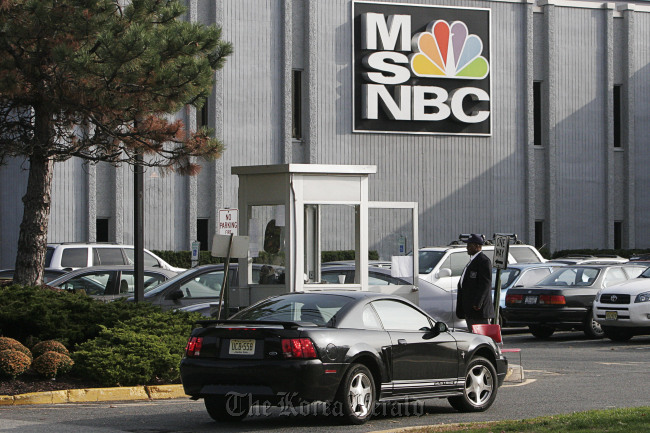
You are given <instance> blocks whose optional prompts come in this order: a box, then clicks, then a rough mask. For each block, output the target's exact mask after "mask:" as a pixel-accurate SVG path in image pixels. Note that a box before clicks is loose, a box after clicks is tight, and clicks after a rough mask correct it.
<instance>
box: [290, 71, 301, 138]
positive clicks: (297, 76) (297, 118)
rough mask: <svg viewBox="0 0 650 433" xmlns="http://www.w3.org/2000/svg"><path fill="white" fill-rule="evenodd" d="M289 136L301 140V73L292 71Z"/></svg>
mask: <svg viewBox="0 0 650 433" xmlns="http://www.w3.org/2000/svg"><path fill="white" fill-rule="evenodd" d="M291 94H292V100H291V122H292V124H291V136H292V137H293V138H296V139H301V138H302V71H298V70H294V71H293V77H292V80H291Z"/></svg>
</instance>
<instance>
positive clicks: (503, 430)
mask: <svg viewBox="0 0 650 433" xmlns="http://www.w3.org/2000/svg"><path fill="white" fill-rule="evenodd" d="M438 432H445V433H449V432H463V433H557V432H562V433H650V407H647V406H645V407H636V408H624V409H610V410H592V411H589V412H577V413H573V414H570V415H553V416H545V417H540V418H531V419H524V420H519V421H496V422H489V423H471V424H453V425H445V426H435V427H422V428H416V429H408V433H438Z"/></svg>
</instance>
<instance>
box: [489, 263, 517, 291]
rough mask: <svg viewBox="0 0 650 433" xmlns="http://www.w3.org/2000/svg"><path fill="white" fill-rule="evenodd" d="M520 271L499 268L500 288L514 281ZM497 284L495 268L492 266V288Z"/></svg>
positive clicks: (505, 287)
mask: <svg viewBox="0 0 650 433" xmlns="http://www.w3.org/2000/svg"><path fill="white" fill-rule="evenodd" d="M520 273H521V270H519V269H514V268H508V269H503V270H501V289H507V288H509V287H510V286H511V285H512V283H513V282H514V281H515V279H516V278H517V276H518V275H519V274H520ZM496 286H497V270H496V269H495V268H492V288H493V289H494V288H496Z"/></svg>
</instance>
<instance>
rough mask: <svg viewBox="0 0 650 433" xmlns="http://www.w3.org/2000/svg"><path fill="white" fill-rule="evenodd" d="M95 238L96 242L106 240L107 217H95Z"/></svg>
mask: <svg viewBox="0 0 650 433" xmlns="http://www.w3.org/2000/svg"><path fill="white" fill-rule="evenodd" d="M95 240H96V241H97V242H108V218H97V221H96V223H95Z"/></svg>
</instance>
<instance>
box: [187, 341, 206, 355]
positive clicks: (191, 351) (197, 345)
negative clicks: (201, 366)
mask: <svg viewBox="0 0 650 433" xmlns="http://www.w3.org/2000/svg"><path fill="white" fill-rule="evenodd" d="M201 347H203V337H190V339H189V340H188V342H187V346H185V355H186V356H199V355H200V354H201Z"/></svg>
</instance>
